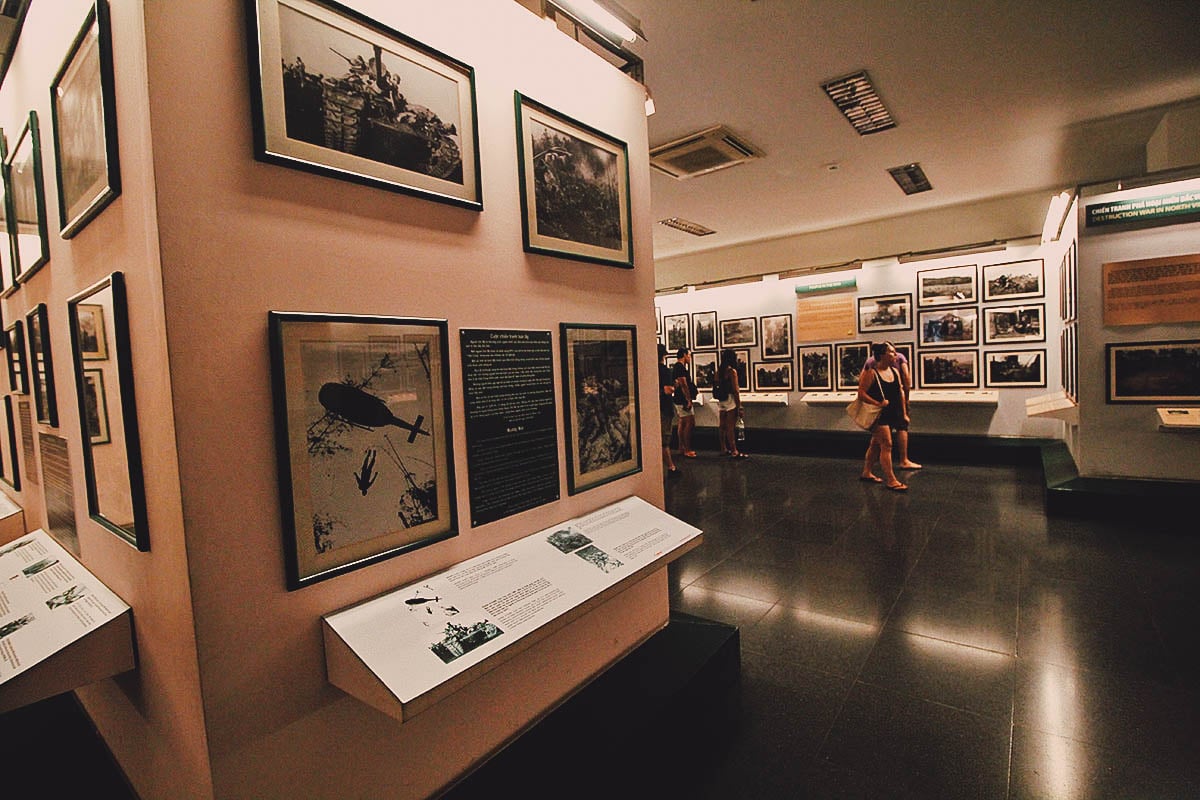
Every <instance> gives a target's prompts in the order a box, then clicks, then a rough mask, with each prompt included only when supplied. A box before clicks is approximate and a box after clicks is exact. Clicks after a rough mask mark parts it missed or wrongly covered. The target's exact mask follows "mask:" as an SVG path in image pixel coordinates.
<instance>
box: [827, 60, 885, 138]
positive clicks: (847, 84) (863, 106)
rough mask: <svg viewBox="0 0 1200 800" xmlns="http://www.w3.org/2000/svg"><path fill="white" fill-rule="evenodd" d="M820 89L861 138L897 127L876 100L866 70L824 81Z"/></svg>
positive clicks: (875, 94)
mask: <svg viewBox="0 0 1200 800" xmlns="http://www.w3.org/2000/svg"><path fill="white" fill-rule="evenodd" d="M821 88H822V89H824V90H825V94H827V95H829V99H830V100H832V101H833V104H834V105H835V106H837V107H838V110H839V111H841V112H842V114H843V115H844V116H845V117H846V119H847V120H849V121H850V124H851V125H853V126H854V130H856V131H858V133H859V135H860V136H866V135H867V134H868V133H879V132H880V131H886V130H888V129H889V128H894V127H896V120H894V119H893V118H892V114H891V112H890V111H888V110H887V108H886V107H884V105H883V101H882V100H880V99H879V94H878V93H876V91H875V87H874V86H872V85H871V79H870V78H869V77H867V72H866V70H863V71H861V72H856V73H854V74H853V75H847V76H845V77H843V78H835V79H834V80H831V81H826V82H825V83H822V84H821Z"/></svg>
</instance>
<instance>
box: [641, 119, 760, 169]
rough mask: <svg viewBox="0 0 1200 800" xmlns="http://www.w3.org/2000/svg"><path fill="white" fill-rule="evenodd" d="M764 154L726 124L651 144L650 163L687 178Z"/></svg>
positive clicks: (731, 165)
mask: <svg viewBox="0 0 1200 800" xmlns="http://www.w3.org/2000/svg"><path fill="white" fill-rule="evenodd" d="M756 158H762V151H761V150H759V149H758V148H757V147H755V146H754V145H752V144H750V143H749V142H747V141H746V140H745V139H740V138H738V137H737V136H735V135H734V134H733V132H732V131H730V130H729V129H728V128H726V127H725V126H724V125H714V126H713V127H711V128H706V129H704V130H702V131H699V132H697V133H693V134H690V135H688V136H684V137H683V138H682V139H676V140H675V141H673V142H667V143H666V144H660V145H659V146H658V147H652V148H650V166H652V167H654V168H655V169H657V170H659V171H660V172H665V173H666V174H668V175H670V176H671V177H672V178H678V179H679V180H683V179H684V178H694V177H696V176H697V175H707V174H708V173H710V172H715V171H717V170H719V169H725V168H726V167H733V166H736V165H738V164H742V163H744V162H746V161H751V160H753V159H756Z"/></svg>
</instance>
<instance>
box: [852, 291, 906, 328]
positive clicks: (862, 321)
mask: <svg viewBox="0 0 1200 800" xmlns="http://www.w3.org/2000/svg"><path fill="white" fill-rule="evenodd" d="M912 328H913V298H912V293H911V292H908V293H904V294H881V295H874V296H871V297H860V298H858V332H859V333H863V334H868V335H870V334H874V333H880V332H883V331H911V330H912Z"/></svg>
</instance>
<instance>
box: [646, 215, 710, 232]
mask: <svg viewBox="0 0 1200 800" xmlns="http://www.w3.org/2000/svg"><path fill="white" fill-rule="evenodd" d="M658 224H659V225H666V226H667V227H668V228H674V229H675V230H677V231H683V232H684V233H690V234H691V235H692V236H708V235H709V234H711V233H716V231H714V230H713V229H712V228H706V227H704V226H703V225H701V224H700V223H699V222H689V221H688V220H686V219H680V218H679V217H668V218H667V219H660V220H659V221H658Z"/></svg>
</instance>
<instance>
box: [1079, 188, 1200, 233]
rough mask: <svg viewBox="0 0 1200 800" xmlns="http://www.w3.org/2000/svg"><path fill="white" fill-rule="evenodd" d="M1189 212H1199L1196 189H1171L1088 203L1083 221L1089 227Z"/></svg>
mask: <svg viewBox="0 0 1200 800" xmlns="http://www.w3.org/2000/svg"><path fill="white" fill-rule="evenodd" d="M1192 214H1200V192H1175V193H1173V194H1163V195H1159V196H1158V197H1140V198H1137V199H1130V200H1114V201H1112V202H1111V203H1097V204H1096V205H1094V206H1088V207H1087V209H1086V217H1085V224H1086V225H1087V227H1089V228H1092V227H1095V226H1097V225H1121V224H1127V223H1131V222H1153V221H1157V220H1163V219H1170V218H1171V217H1185V216H1189V215H1192Z"/></svg>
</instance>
